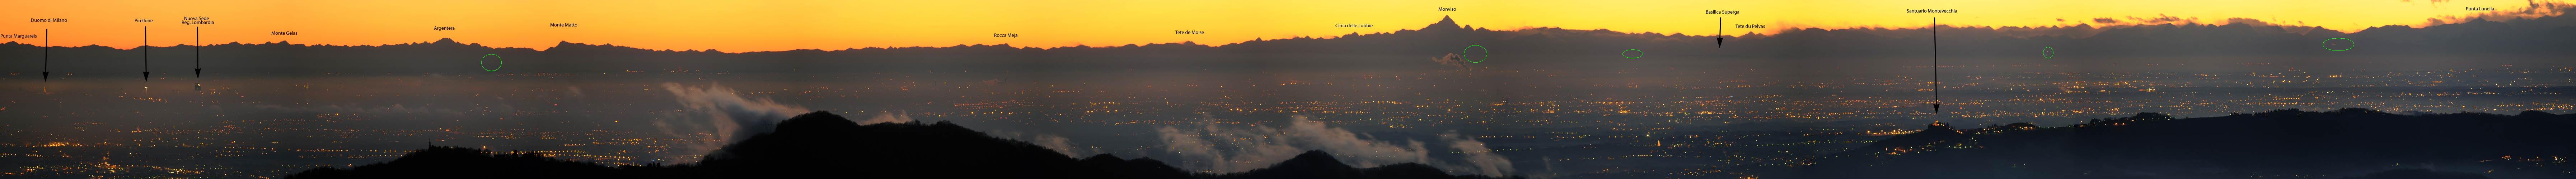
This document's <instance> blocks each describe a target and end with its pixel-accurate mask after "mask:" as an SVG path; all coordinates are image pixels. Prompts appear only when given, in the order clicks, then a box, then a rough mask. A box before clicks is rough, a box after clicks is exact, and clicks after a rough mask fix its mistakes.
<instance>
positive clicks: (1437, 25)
mask: <svg viewBox="0 0 2576 179" xmlns="http://www.w3.org/2000/svg"><path fill="white" fill-rule="evenodd" d="M1431 29H1464V28H1459V27H1458V21H1454V20H1449V16H1440V22H1434V23H1431V26H1427V27H1422V30H1431Z"/></svg>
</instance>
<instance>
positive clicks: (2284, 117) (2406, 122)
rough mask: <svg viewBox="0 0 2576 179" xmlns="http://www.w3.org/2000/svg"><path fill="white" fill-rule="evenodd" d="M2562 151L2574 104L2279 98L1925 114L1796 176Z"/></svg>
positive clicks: (2417, 159)
mask: <svg viewBox="0 0 2576 179" xmlns="http://www.w3.org/2000/svg"><path fill="white" fill-rule="evenodd" d="M2571 159H2576V115H2556V114H2550V113H2545V112H2539V111H2526V112H2523V113H2521V114H2517V115H2497V114H2485V113H2455V114H2411V115H2410V114H2390V113H2384V112H2379V111H2373V110H2369V109H2359V108H2349V109H2339V110H2334V111H2323V112H2316V111H2299V110H2297V109H2287V110H2278V111H2272V112H2264V113H2254V114H2235V115H2229V116H2220V117H2205V118H2190V119H2175V118H2174V117H2172V116H2166V115H2163V114H2156V113H2141V114H2138V115H2136V116H2131V117H2123V118H2108V119H2094V120H2091V121H2085V122H2082V123H2078V124H2073V125H2067V126H2061V127H2041V126H2039V125H2034V124H2030V123H2014V124H2008V125H1997V126H1989V127H1983V128H1975V127H1965V126H1959V127H1954V126H1951V125H1949V124H1942V123H1934V124H1931V125H1929V126H1927V128H1926V129H1925V130H1923V131H1921V132H1915V133H1912V134H1905V135H1900V136H1895V137H1890V138H1888V139H1887V140H1882V141H1879V142H1876V143H1872V144H1870V145H1869V146H1867V147H1862V148H1857V149H1854V150H1850V151H1847V152H1843V153H1840V154H1834V155H1832V156H1827V157H1826V158H1825V159H1821V160H1819V161H1816V163H1815V165H1813V166H1807V167H1804V168H1801V169H1799V170H1800V171H1799V172H1798V173H1800V175H1803V176H1805V177H1797V178H1927V179H1938V178H1959V179H1968V178H1978V179H1988V178H2100V179H2118V178H2247V179H2252V178H2328V179H2331V178H2408V179H2452V178H2510V179H2525V178H2528V179H2541V178H2576V165H2570V164H2576V163H2569V162H2568V160H2571ZM1850 171H1870V172H1850Z"/></svg>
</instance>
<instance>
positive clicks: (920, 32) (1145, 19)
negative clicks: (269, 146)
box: [0, 0, 2565, 52]
mask: <svg viewBox="0 0 2576 179" xmlns="http://www.w3.org/2000/svg"><path fill="white" fill-rule="evenodd" d="M502 2H508V3H502ZM2541 4H2546V5H2551V6H2556V5H2563V4H2565V3H2561V2H2556V1H2540V2H2534V1H2524V0H2412V1H2406V0H2343V1H2330V0H2253V1H2247V0H2170V1H2066V0H1973V1H1913V0H1817V1H1767V2H1736V1H1705V0H1701V1H1523V0H1489V1H1454V0H1443V1H1384V0H1314V1H1173V0H1119V1H992V0H938V1H748V2H716V3H710V2H702V1H667V0H616V1H590V0H569V1H482V0H465V1H336V0H333V1H319V0H317V1H303V0H289V1H228V0H190V1H124V0H97V1H18V2H10V3H6V6H0V17H5V18H8V19H12V20H10V21H9V22H0V34H20V35H29V34H42V33H45V31H46V30H48V29H50V30H51V35H52V36H53V39H52V45H53V46H86V45H102V46H110V47H116V48H132V47H135V46H138V45H144V39H143V38H144V37H142V36H143V35H144V34H145V33H146V32H145V31H144V28H145V27H146V26H149V27H150V29H151V30H150V32H149V33H150V38H151V39H150V42H151V45H153V46H171V45H179V44H188V43H195V40H196V39H194V38H197V36H196V34H194V33H197V32H196V30H197V29H198V28H203V38H204V39H203V40H204V42H205V43H208V44H220V43H230V42H243V43H258V42H277V41H289V42H293V43H301V44H331V45H381V44H400V43H414V42H425V41H431V40H436V39H439V38H453V39H456V40H457V41H460V42H465V43H480V44H483V45H487V46H495V47H523V48H537V49H544V48H547V47H552V46H554V45H555V44H556V43H557V42H564V41H569V42H576V43H591V44H615V45H620V46H629V47H636V48H645V49H670V50H703V49H715V50H722V51H726V52H750V51H780V50H793V49H844V48H866V47H911V46H952V45H960V44H1012V45H1015V46H1023V47H1065V46H1075V45H1090V46H1115V45H1125V44H1142V43H1176V42H1182V41H1193V42H1198V43H1200V44H1211V45H1221V44H1231V43H1239V42H1243V41H1247V40H1253V39H1277V38H1293V37H1300V36H1307V37H1328V36H1338V35H1343V34H1350V33H1362V34H1366V33H1378V32H1393V31H1397V30H1402V29H1417V28H1421V27H1422V26H1423V25H1425V24H1430V23H1432V22H1434V21H1437V20H1439V19H1440V18H1441V17H1443V16H1447V17H1451V18H1455V19H1456V21H1457V23H1459V24H1462V25H1468V26H1474V27H1479V28H1489V29H1496V30H1510V29H1522V28H1530V27H1560V28H1568V29H1610V30H1617V31H1623V32H1632V33H1641V32H1656V33H1664V34H1671V33H1681V34H1690V35H1709V34H1718V33H1720V30H1724V33H1726V34H1730V35H1742V34H1745V33H1766V34H1767V33H1776V32H1777V31H1779V30H1784V29H1791V28H1811V27H1812V28H1826V29H1838V28H1869V27H1887V28H1919V27H1922V26H1925V25H1927V24H1929V23H1931V21H1930V19H1931V18H1932V17H1939V18H1940V19H1941V23H1943V24H1949V25H1954V26H2072V25H2077V24H2090V25H2093V26H2114V25H2135V24H2142V23H2144V24H2153V23H2200V24H2224V23H2228V22H2229V19H2230V18H2243V19H2253V20H2260V21H2265V22H2268V23H2272V24H2285V25H2303V26H2319V27H2324V28H2328V29H2333V30H2338V31H2345V32H2352V31H2358V30H2361V29H2364V28H2369V27H2377V26H2388V25H2403V26H2423V25H2427V24H2431V23H2438V22H2436V20H2439V19H2455V18H2460V17H2470V16H2476V15H2479V14H2489V13H2494V14H2509V15H2511V16H2543V15H2557V14H2560V13H2563V12H2558V10H2557V9H2554V8H2534V7H2535V5H2541ZM2468 7H2493V8H2495V9H2496V10H2495V11H2471V10H2465V8H2468ZM1439 8H1457V10H1456V11H1440V10H1438V9H1439ZM1907 9H1942V10H1958V11H1959V12H1957V13H1906V12H1905V10H1907ZM2534 9H2538V10H2534ZM1708 10H1723V11H1738V12H1741V14H1733V15H1725V14H1706V13H1704V12H1705V11H1708ZM183 17H210V18H212V21H214V22H215V23H214V24H207V25H186V24H181V22H182V21H183V20H184V19H183ZM1720 17H1723V18H1725V20H1726V21H1725V23H1724V24H1720V23H1719V18H1720ZM2507 17H2509V16H2507ZM57 18H58V19H64V20H68V21H69V22H30V21H37V20H38V19H57ZM18 19H25V20H18ZM135 19H151V20H153V21H154V22H149V23H143V22H134V21H135ZM2157 19H2170V20H2178V21H2160V20H2157ZM550 23H574V24H579V27H549V26H548V24H550ZM1335 24H1371V25H1374V27H1335ZM1728 24H1758V25H1764V26H1768V27H1769V28H1760V29H1749V28H1747V29H1739V28H1724V29H1721V28H1720V27H1730V26H1729V25H1728ZM433 27H456V28H457V29H456V30H448V31H441V30H433ZM1181 30H1190V31H1204V32H1206V34H1187V35H1184V34H1174V33H1173V32H1174V31H1181ZM286 31H292V32H296V33H297V35H272V34H271V32H286ZM1003 33H1008V34H1018V35H1019V37H993V36H994V35H993V34H1003ZM0 41H15V42H21V43H31V44H41V43H43V42H42V41H43V38H8V39H0Z"/></svg>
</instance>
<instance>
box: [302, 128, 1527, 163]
mask: <svg viewBox="0 0 2576 179" xmlns="http://www.w3.org/2000/svg"><path fill="white" fill-rule="evenodd" d="M777 126H778V127H777V128H776V129H777V130H775V131H773V132H771V133H767V134H759V135H755V136H752V137H751V138H748V139H745V140H742V141H739V142H736V143H733V144H731V145H727V146H725V147H724V148H722V149H719V150H717V151H716V152H714V153H713V154H709V155H707V157H705V160H704V161H701V162H699V163H695V164H684V165H659V164H653V165H646V166H615V167H611V166H605V165H600V164H595V163H589V162H580V161H566V160H559V159H553V158H548V157H543V156H542V155H540V154H534V153H526V152H501V153H494V152H490V151H484V150H479V149H469V148H458V147H430V148H427V149H421V150H419V151H415V152H412V153H410V154H406V155H404V156H403V157H401V158H397V159H394V160H393V161H387V162H383V163H376V164H369V165H362V166H357V167H351V168H329V167H325V168H317V169H313V170H308V171H304V172H301V173H296V174H293V175H290V176H286V177H285V178H297V179H316V178H1118V179H1158V178H1160V179H1181V178H1212V179H1234V178H1243V179H1268V178H1383V179H1417V178H1419V179H1434V178H1489V177H1484V176H1456V175H1450V174H1447V173H1445V172H1443V171H1441V170H1440V169H1437V168H1432V167H1430V166H1428V165H1423V164H1414V163H1404V164H1395V165H1387V166H1378V167H1370V168H1355V167H1352V166H1349V165H1345V164H1342V162H1340V161H1338V160H1336V159H1334V158H1333V157H1332V155H1329V154H1325V153H1324V152H1322V151H1308V152H1306V153H1305V154H1302V155H1298V156H1296V157H1295V158H1292V159H1289V160H1287V161H1283V162H1281V163H1279V164H1277V165H1273V166H1271V167H1269V168H1263V169H1256V170H1252V171H1247V172H1242V173H1229V174H1202V173H1191V172H1186V171H1183V170H1180V169H1177V168H1174V167H1171V166H1169V165H1165V164H1164V163H1163V162H1162V161H1158V160H1154V159H1151V158H1137V159H1134V160H1125V159H1120V158H1118V157H1117V156H1111V155H1109V154H1100V155H1095V156H1091V157H1089V158H1083V159H1078V160H1077V159H1075V158H1073V157H1069V156H1065V155H1064V154H1059V153H1057V152H1055V151H1052V150H1048V149H1046V148H1044V147H1039V146H1037V145H1033V144H1030V143H1028V142H1022V141H1014V140H1008V139H1001V138H995V137H992V136H988V135H985V134H984V133H982V132H976V131H974V130H970V129H966V128H965V127H960V126H957V125H956V124H953V123H948V122H945V121H942V122H937V123H932V124H921V123H879V124H870V125H860V124H858V123H855V122H851V121H850V120H848V119H845V118H842V117H841V116H838V115H833V114H831V113H829V112H814V113H809V114H804V115H798V116H796V117H794V118H791V119H788V120H786V121H782V122H780V123H779V124H778V125H777Z"/></svg>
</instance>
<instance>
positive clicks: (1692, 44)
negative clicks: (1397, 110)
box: [0, 2, 2576, 76]
mask: <svg viewBox="0 0 2576 179" xmlns="http://www.w3.org/2000/svg"><path fill="white" fill-rule="evenodd" d="M2536 3H2537V2H2536ZM2534 7H2535V8H2559V9H2565V8H2566V7H2569V6H2564V5H2563V4H2548V6H2542V5H2539V4H2535V5H2534ZM2235 21H2237V22H2236V23H2231V24H2224V25H2213V24H2152V25H2120V26H2108V27H2094V26H2092V25H2089V24H2083V25H2076V26H2068V27H1956V26H1948V25H1943V26H1939V27H1941V30H1940V36H1941V37H1942V39H1941V41H1940V43H1941V44H1940V47H1941V48H1940V50H1941V52H1942V53H1940V55H1942V56H1943V57H1944V62H1943V63H1944V64H1957V65H1977V64H2211V65H2221V64H2223V65H2233V64H2259V63H2275V64H2284V65H2290V64H2295V65H2314V66H2333V65H2362V66H2373V67H2415V66H2432V67H2448V68H2456V67H2455V66H2466V67H2492V66H2495V65H2539V66H2547V65H2559V66H2576V61H2571V60H2563V59H2564V58H2566V57H2569V56H2576V50H2565V49H2566V48H2567V47H2576V17H2567V16H2546V17H2539V18H2529V19H2511V20H2505V21H2487V20H2483V19H2471V20H2467V21H2460V22H2455V23H2450V24H2443V25H2432V26H2427V27H2421V28H2414V27H2404V26H2385V27H2375V28H2369V29H2364V30H2360V31H2358V32H2354V33H2343V32H2337V31H2332V30H2324V29H2322V28H2318V27H2310V26H2289V25H2275V24H2272V23H2264V22H2261V21H2256V20H2251V19H2238V20H2235ZM1925 23H1926V24H1930V21H1929V19H1926V22H1925ZM1712 28H1714V27H1712ZM1931 35H1932V33H1931V31H1930V30H1928V29H1922V28H1915V29H1887V28H1854V29H1817V28H1805V29H1789V30H1785V31H1783V32H1780V33H1778V34H1754V35H1747V36H1742V37H1733V36H1706V35H1682V34H1661V33H1653V32H1644V33H1628V32H1618V31H1611V30H1574V29H1561V28H1545V27H1542V28H1527V29H1518V30H1489V29H1485V28H1479V27H1472V26H1461V25H1458V24H1456V23H1455V22H1453V21H1450V20H1449V19H1448V18H1447V17H1443V18H1442V19H1441V20H1440V21H1437V22H1435V23H1433V24H1430V25H1427V26H1425V27H1423V28H1421V29H1412V30H1398V31H1395V32H1391V33H1372V34H1359V33H1352V34H1347V35H1341V36H1335V37H1325V38H1316V37H1296V38H1287V39H1255V40H1251V41H1246V42H1242V43H1239V44H1231V45H1223V46H1216V47H1211V46H1207V45H1201V44H1199V43H1197V42H1181V43H1158V44H1142V45H1138V44H1127V45H1122V46H1097V47H1095V46H1076V47H1066V48H1051V49H1042V48H1029V47H1014V46H1011V45H1008V44H1002V45H981V44H977V45H956V46H948V47H896V48H877V47H870V48H861V49H839V50H829V51H826V50H789V51H767V52H721V51H715V50H703V51H701V50H686V51H671V50H647V49H638V48H629V47H623V46H615V45H610V44H596V45H594V44H584V43H573V42H562V43H559V44H557V45H556V46H554V47H550V48H546V49H543V50H539V49H531V48H494V47H487V46H483V45H480V44H471V43H462V42H456V41H454V40H451V39H438V40H435V41H431V42H423V43H410V44H393V45H381V46H331V45H322V46H315V45H302V44H294V43H290V42H274V43H259V44H241V43H230V44H215V45H211V46H209V47H206V48H205V49H204V51H205V52H204V54H203V55H204V58H205V65H206V68H207V70H208V72H209V73H213V74H239V75H259V74H290V75H310V74H325V73H332V74H384V73H394V74H418V73H485V72H481V71H479V69H480V68H478V65H479V64H477V58H479V57H481V56H483V55H485V54H497V55H499V56H501V57H503V58H505V59H507V60H506V61H507V62H506V64H507V65H506V67H503V70H502V71H500V72H501V73H532V72H544V73H598V72H619V71H627V70H634V71H662V70H664V69H690V70H709V71H735V72H779V73H821V72H847V71H902V70H941V69H976V70H979V71H987V70H1005V71H1043V72H1072V71H1125V70H1187V71H1203V70H1237V69H1261V70H1270V69H1279V70H1293V69H1332V70H1349V69H1401V70H1443V69H1456V67H1447V66H1446V65H1442V64H1440V63H1437V62H1433V61H1429V60H1422V59H1425V58H1438V57H1441V56H1442V55H1444V54H1450V53H1468V52H1463V51H1466V50H1463V48H1465V47H1466V46H1468V45H1481V46H1483V47H1486V48H1487V49H1488V51H1482V52H1480V53H1490V54H1491V55H1492V57H1491V58H1489V60H1485V61H1482V62H1480V63H1476V64H1472V65H1474V66H1473V67H1478V68H1482V67H1504V68H1514V67H1533V68H1535V67H1550V68H1585V67H1630V66H1626V65H1619V64H1633V63H1649V64H1656V65H1653V66H1654V67H1659V68H1660V67H1741V66H1752V67H1766V68H1782V69H1814V70H1832V69H1837V68H1843V69H1842V70H1851V71H1871V70H1873V69H1851V68H1873V67H1877V66H1920V65H1929V60H1930V58H1931V55H1932V47H1933V42H1932V41H1931V38H1930V37H1931ZM1719 37H1728V38H1726V39H1727V41H1733V42H1729V43H1727V44H1731V45H1728V46H1726V47H1725V48H1719V47H1718V46H1717V44H1719V42H1717V40H1716V39H1717V38H1719ZM2329 38H2347V39H2352V40H2353V43H2356V44H2355V45H2357V46H2353V47H2350V48H2352V50H2350V51H2329V50H2326V47H2322V46H2324V45H2323V44H2321V43H2322V42H2323V41H2325V40H2327V39H2329ZM184 47H185V46H182V49H193V48H184ZM2042 48H2052V49H2055V50H2056V52H2055V54H2054V58H2042V57H2041V55H2040V51H2041V49H2042ZM1627 49H1638V50H1641V51H1642V52H1643V53H1645V54H1646V56H1645V57H1644V58H1640V59H1635V60H1629V59H1624V58H1621V57H1622V55H1621V54H1622V53H1623V51H1624V50H1627ZM40 50H41V49H39V47H37V46H34V45H30V44H17V43H5V44H0V54H7V56H0V59H7V60H0V66H8V67H13V68H12V69H8V70H11V71H25V72H29V73H32V72H35V71H36V70H37V69H36V68H38V67H37V66H38V65H39V64H38V63H40V62H38V61H37V60H35V59H36V58H39V57H38V55H37V54H41V53H40V52H38V51H40ZM151 53H153V55H152V56H153V57H154V58H153V60H154V61H159V62H162V63H155V64H156V65H159V66H153V67H151V68H154V69H156V70H153V71H163V72H170V71H187V70H185V69H189V68H190V65H191V63H189V62H190V61H191V59H190V58H188V57H191V56H192V55H197V54H193V53H195V52H194V51H192V50H157V51H152V52H151ZM140 55H141V54H140V53H139V52H135V51H130V50H118V49H115V48H109V47H103V46H83V47H70V48H58V49H54V52H53V59H55V61H54V62H56V63H54V64H53V65H54V69H55V70H53V71H55V72H62V73H84V74H102V75H104V74H132V72H135V71H139V69H137V68H138V67H139V66H142V64H141V63H142V62H141V59H142V56H140ZM1469 55H1478V56H1480V57H1481V55H1483V54H1469ZM1606 61H1618V62H1623V63H1604V62H1606ZM14 67H25V68H24V69H18V68H14ZM109 72H114V73H109ZM85 76H87V75H85Z"/></svg>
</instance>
